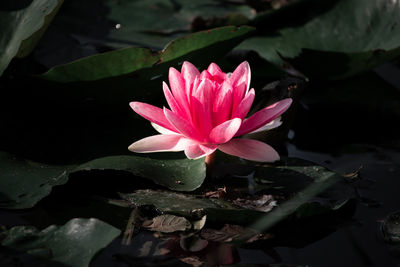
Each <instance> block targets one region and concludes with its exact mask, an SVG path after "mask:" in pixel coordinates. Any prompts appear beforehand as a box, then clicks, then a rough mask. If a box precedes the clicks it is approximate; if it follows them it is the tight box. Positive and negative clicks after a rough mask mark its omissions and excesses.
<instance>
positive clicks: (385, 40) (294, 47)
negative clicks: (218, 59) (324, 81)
mask: <svg viewBox="0 0 400 267" xmlns="http://www.w3.org/2000/svg"><path fill="white" fill-rule="evenodd" d="M399 17H400V7H399V5H397V4H396V3H395V2H393V1H391V0H382V1H368V2H366V1H363V0H346V1H343V0H342V1H338V3H337V4H336V5H335V6H334V7H333V8H332V9H331V10H329V11H328V12H326V13H324V14H322V15H320V16H317V17H315V18H314V19H312V20H311V21H309V22H307V23H306V24H304V25H302V26H300V27H288V28H284V29H282V30H280V31H279V34H278V35H275V36H268V35H264V36H258V37H255V38H252V39H249V40H246V41H245V42H244V43H242V44H241V45H240V46H239V48H242V49H252V50H255V51H257V52H258V53H259V54H260V55H261V56H262V57H264V58H265V59H267V60H268V61H270V62H273V63H275V64H278V65H282V64H284V60H287V61H289V62H290V63H291V64H292V65H294V66H295V67H296V68H297V69H299V70H300V71H301V72H303V73H304V74H305V75H307V76H309V77H316V78H330V79H340V78H344V77H348V76H351V75H354V74H357V73H359V72H362V71H365V70H370V69H371V68H373V67H375V66H377V65H379V64H381V63H383V62H385V61H387V60H390V59H393V58H396V57H397V56H398V55H400V48H399V47H400V46H399V42H400V39H399V36H400V27H399ZM338 18H340V19H338ZM282 58H284V60H282ZM321 64H322V65H321Z"/></svg>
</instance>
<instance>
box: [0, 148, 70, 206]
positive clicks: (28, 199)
mask: <svg viewBox="0 0 400 267" xmlns="http://www.w3.org/2000/svg"><path fill="white" fill-rule="evenodd" d="M0 162H1V163H0V164H1V165H0V166H1V172H0V208H9V209H23V208H31V207H33V206H34V205H35V204H36V203H37V202H38V201H39V200H40V199H42V198H43V197H45V196H47V195H48V194H50V192H51V188H52V187H53V186H56V185H61V184H64V183H66V182H67V180H68V178H67V170H68V167H67V166H49V165H45V164H39V163H36V162H32V161H29V160H24V159H19V158H17V157H15V156H12V155H10V154H8V153H6V152H0Z"/></svg>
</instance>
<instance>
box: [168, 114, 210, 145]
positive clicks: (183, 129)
mask: <svg viewBox="0 0 400 267" xmlns="http://www.w3.org/2000/svg"><path fill="white" fill-rule="evenodd" d="M164 114H165V117H166V118H167V120H168V121H169V122H170V123H171V125H173V126H174V128H175V129H176V130H177V131H178V132H179V133H181V134H182V135H184V136H186V137H188V138H189V139H194V140H198V141H203V140H204V138H203V137H202V136H201V135H200V133H199V132H198V131H197V129H196V128H194V127H193V125H192V124H191V123H190V122H188V121H187V120H185V119H184V118H183V117H181V116H179V115H177V114H175V113H173V112H172V111H170V110H169V109H166V108H164ZM161 126H162V125H161Z"/></svg>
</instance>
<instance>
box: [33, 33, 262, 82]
mask: <svg viewBox="0 0 400 267" xmlns="http://www.w3.org/2000/svg"><path fill="white" fill-rule="evenodd" d="M253 30H254V29H253V28H251V27H247V26H242V27H239V28H237V27H233V26H228V27H221V28H217V29H212V30H208V31H202V32H197V33H193V34H190V35H188V36H185V37H181V38H178V39H176V40H174V41H172V42H171V43H170V44H169V45H168V46H167V47H166V48H165V49H164V50H163V51H161V52H159V53H154V52H152V51H151V50H150V49H145V48H137V47H132V48H126V49H121V50H116V51H111V52H106V53H103V54H99V55H94V56H91V57H87V58H84V59H80V60H78V61H75V62H71V63H68V64H65V65H60V66H56V67H54V68H52V69H50V70H49V71H48V72H46V73H45V74H43V75H42V76H41V77H42V78H44V79H47V80H52V81H58V82H76V81H94V80H100V79H105V78H111V77H116V76H122V75H126V74H131V75H132V73H133V72H135V71H138V70H140V69H147V68H151V67H152V66H154V65H159V64H161V63H166V62H171V61H172V60H178V59H185V58H187V59H190V54H191V53H195V52H196V58H197V59H198V60H200V58H203V59H204V58H206V59H207V61H208V62H210V60H213V59H215V56H216V55H219V54H218V53H217V51H218V52H223V54H224V52H225V53H226V52H228V51H229V50H231V49H232V48H233V47H235V46H236V45H237V44H238V43H239V42H241V41H242V40H243V39H244V38H245V37H247V36H248V34H249V33H250V32H252V31H253ZM200 51H201V54H199V53H200ZM150 71H151V70H150ZM157 75H159V74H158V73H152V76H154V77H156V76H157Z"/></svg>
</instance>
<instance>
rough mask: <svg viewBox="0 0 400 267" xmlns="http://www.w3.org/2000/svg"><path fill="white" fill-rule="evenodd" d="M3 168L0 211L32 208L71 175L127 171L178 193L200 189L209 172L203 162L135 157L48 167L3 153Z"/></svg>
mask: <svg viewBox="0 0 400 267" xmlns="http://www.w3.org/2000/svg"><path fill="white" fill-rule="evenodd" d="M0 164H1V165H0V166H1V169H2V171H1V173H0V208H8V209H23V208H31V207H33V206H34V205H35V204H36V203H37V202H38V201H39V200H40V199H42V198H44V197H46V196H47V195H48V194H50V192H51V188H52V187H53V186H56V185H61V184H64V183H66V182H67V180H68V175H69V174H71V173H74V172H78V171H90V170H118V171H127V172H130V173H132V174H133V175H135V176H138V177H144V178H147V179H150V180H152V181H154V182H155V183H157V184H160V185H163V186H166V187H168V188H170V189H173V190H178V191H192V190H194V189H196V188H198V187H199V186H200V185H201V184H202V183H203V181H204V178H205V171H206V170H205V164H204V159H199V160H189V159H164V160H162V159H154V158H149V157H139V156H134V155H132V156H110V157H104V158H99V159H95V160H92V161H89V162H87V163H84V164H82V165H79V166H72V165H70V166H49V165H45V164H40V163H36V162H32V161H28V160H23V159H19V158H17V157H14V156H12V155H10V154H8V153H5V152H0ZM132 179H135V178H133V177H132ZM111 182H112V181H111V180H110V183H111Z"/></svg>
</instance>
